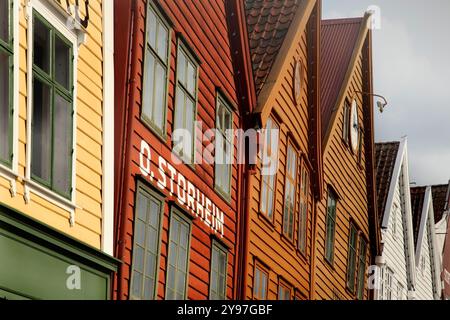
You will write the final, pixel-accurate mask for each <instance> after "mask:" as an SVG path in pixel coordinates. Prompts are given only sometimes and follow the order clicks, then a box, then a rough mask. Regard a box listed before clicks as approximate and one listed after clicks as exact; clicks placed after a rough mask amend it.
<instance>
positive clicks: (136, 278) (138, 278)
mask: <svg viewBox="0 0 450 320" xmlns="http://www.w3.org/2000/svg"><path fill="white" fill-rule="evenodd" d="M142 281H143V278H142V274H140V273H137V272H135V273H134V274H133V283H132V285H131V286H132V288H133V289H132V295H133V296H135V297H136V298H140V297H141V294H142Z"/></svg>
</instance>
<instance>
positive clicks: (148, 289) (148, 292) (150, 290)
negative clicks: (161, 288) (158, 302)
mask: <svg viewBox="0 0 450 320" xmlns="http://www.w3.org/2000/svg"><path fill="white" fill-rule="evenodd" d="M153 283H154V281H153V280H152V279H148V278H146V279H145V284H144V299H146V300H151V299H153V298H154V291H155V288H154V286H153Z"/></svg>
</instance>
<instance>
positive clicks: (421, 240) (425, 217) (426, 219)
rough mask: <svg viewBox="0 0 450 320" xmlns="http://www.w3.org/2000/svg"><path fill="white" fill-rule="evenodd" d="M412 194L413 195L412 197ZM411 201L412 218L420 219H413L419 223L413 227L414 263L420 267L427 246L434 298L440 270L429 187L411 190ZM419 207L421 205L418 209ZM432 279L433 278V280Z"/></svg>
mask: <svg viewBox="0 0 450 320" xmlns="http://www.w3.org/2000/svg"><path fill="white" fill-rule="evenodd" d="M413 194H415V195H414V196H413ZM411 201H412V202H414V201H415V202H416V204H415V205H416V206H417V207H416V208H414V210H413V212H414V213H413V214H414V216H416V215H419V216H420V218H419V219H417V217H414V220H418V221H417V222H415V223H419V226H418V227H417V226H416V225H415V226H414V230H415V233H416V229H418V230H417V234H415V243H416V250H415V261H416V266H418V265H420V258H421V255H422V252H423V250H424V247H425V246H428V250H429V252H430V254H431V256H430V257H429V258H430V259H431V260H430V267H431V270H432V272H431V273H432V274H431V276H432V280H433V289H434V290H435V292H433V294H434V296H435V298H437V297H438V296H439V295H440V288H441V285H440V277H439V272H440V270H441V262H440V253H439V252H438V250H437V241H436V233H435V228H434V225H435V221H434V209H433V196H432V188H431V187H416V188H411ZM420 205H422V206H421V207H420ZM428 227H430V230H429V231H430V233H428ZM425 235H427V236H428V237H429V238H428V241H425ZM433 277H434V278H433Z"/></svg>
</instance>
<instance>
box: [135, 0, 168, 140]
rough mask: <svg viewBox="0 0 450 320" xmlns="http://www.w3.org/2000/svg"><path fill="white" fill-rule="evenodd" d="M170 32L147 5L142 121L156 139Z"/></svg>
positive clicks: (161, 121) (162, 130) (160, 131)
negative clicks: (154, 133) (154, 132)
mask: <svg viewBox="0 0 450 320" xmlns="http://www.w3.org/2000/svg"><path fill="white" fill-rule="evenodd" d="M169 35H170V29H169V27H168V24H167V23H166V21H165V20H164V18H163V17H162V16H161V15H160V14H159V13H158V11H157V10H156V9H155V7H154V6H153V5H152V2H151V1H150V3H149V5H148V10H147V41H146V49H145V67H144V80H143V87H144V89H143V101H142V113H141V118H142V120H143V121H144V122H145V123H147V124H148V125H149V126H150V127H151V128H152V129H153V130H155V131H156V133H157V134H159V135H164V134H165V131H166V126H165V124H166V109H167V107H166V106H167V78H168V71H169V67H170V66H169V57H170V55H169V52H170V50H169V48H170V42H169V41H170V36H169Z"/></svg>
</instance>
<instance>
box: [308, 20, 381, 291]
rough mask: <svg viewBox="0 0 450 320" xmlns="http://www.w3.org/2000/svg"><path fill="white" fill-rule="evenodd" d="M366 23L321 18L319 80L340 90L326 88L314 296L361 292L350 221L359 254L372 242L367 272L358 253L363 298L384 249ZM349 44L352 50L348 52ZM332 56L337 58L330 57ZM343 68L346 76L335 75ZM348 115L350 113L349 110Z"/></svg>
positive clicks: (367, 258) (368, 252)
mask: <svg viewBox="0 0 450 320" xmlns="http://www.w3.org/2000/svg"><path fill="white" fill-rule="evenodd" d="M366 25H367V16H366V17H365V18H361V19H359V18H358V19H341V20H330V21H323V22H322V31H321V32H322V50H321V51H322V56H321V63H323V65H321V68H322V70H324V69H327V70H326V71H324V72H322V73H321V80H320V81H321V82H323V83H327V82H328V83H329V82H330V79H327V78H326V77H330V78H333V77H335V78H337V79H336V81H335V82H334V81H331V84H329V85H333V86H334V88H327V85H324V84H323V83H321V90H324V91H325V90H328V91H334V92H335V94H334V95H333V94H332V97H331V98H330V97H328V96H327V95H329V94H328V93H326V92H322V93H321V103H322V105H321V108H322V116H323V118H322V130H323V131H322V132H323V135H322V136H323V144H322V150H323V192H324V196H323V198H322V199H321V201H319V202H318V204H317V226H316V234H315V235H314V238H315V241H314V242H315V244H316V248H315V251H314V254H313V256H314V257H315V261H314V293H313V296H312V297H313V298H314V299H338V300H341V299H343V300H348V299H356V298H357V289H356V288H355V285H353V286H351V285H350V286H349V285H347V281H348V276H349V272H350V271H349V257H350V256H349V254H350V249H349V248H350V246H349V243H350V238H349V237H350V226H351V225H352V226H354V228H355V229H356V231H357V239H358V241H357V242H356V247H355V249H356V254H357V255H359V253H360V251H359V250H360V247H361V242H360V241H359V239H363V241H364V242H365V243H366V245H367V249H366V250H365V251H364V261H365V266H364V268H363V269H361V270H362V272H361V271H360V270H358V268H359V265H360V261H359V257H357V259H356V265H355V269H354V271H353V272H354V273H353V274H354V275H355V277H356V278H357V277H358V276H359V273H363V274H362V275H361V276H362V277H364V278H363V279H364V281H363V285H364V290H363V293H362V296H360V297H359V298H363V299H368V298H370V295H369V294H370V291H369V290H368V288H367V275H366V274H365V272H366V271H367V270H368V268H369V265H371V264H372V265H373V264H374V260H375V257H376V256H377V255H378V254H379V239H380V238H379V230H378V229H377V213H376V205H375V196H374V190H375V189H374V184H373V183H374V180H373V179H374V169H373V161H374V158H373V156H374V153H373V148H374V141H373V139H374V136H373V103H372V97H371V96H370V94H368V93H371V92H372V62H371V34H370V31H369V30H368V29H367V27H366ZM326 41H332V42H335V44H333V45H330V44H326V43H324V42H326ZM327 50H330V52H327ZM346 50H347V53H343V52H345V51H346ZM327 58H330V59H334V61H332V62H329V61H326V60H327ZM333 64H335V66H333ZM336 65H344V69H343V70H342V71H339V69H338V67H337V66H336ZM329 69H331V71H330V70H329ZM339 72H340V74H341V77H339V75H338V76H336V74H339ZM336 84H337V85H338V86H337V87H336ZM327 99H328V102H327ZM354 100H355V101H356V104H357V106H358V108H357V110H358V118H357V122H358V129H359V135H362V139H361V140H360V142H359V143H358V148H357V150H352V147H351V142H350V141H349V140H348V139H347V138H346V139H344V138H343V132H344V131H343V130H344V127H343V126H344V118H345V117H346V115H345V114H344V109H345V108H344V106H345V104H346V103H347V104H348V105H349V106H351V104H352V102H353V101H354ZM327 108H328V110H326V109H327ZM330 110H331V112H330ZM347 117H348V118H350V117H349V115H348V114H347ZM350 121H351V119H350ZM350 121H349V123H347V125H349V126H351V125H352V124H351V123H350ZM350 130H351V129H350ZM348 134H349V133H348ZM330 193H333V194H334V196H335V198H336V203H337V204H336V218H335V220H336V223H335V236H334V240H333V244H332V247H333V248H334V250H333V251H334V252H333V253H332V254H331V259H327V258H326V238H327V233H328V232H329V230H327V210H328V207H329V204H328V196H329V194H330ZM363 248H364V247H363ZM330 260H331V261H330ZM361 264H363V263H361ZM355 282H356V281H355ZM352 287H353V288H352Z"/></svg>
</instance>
